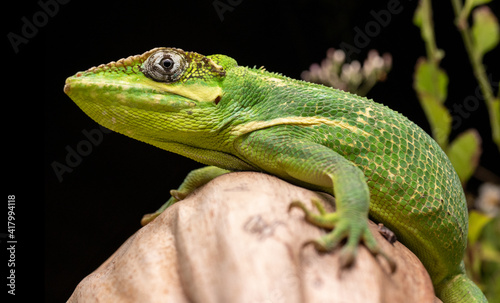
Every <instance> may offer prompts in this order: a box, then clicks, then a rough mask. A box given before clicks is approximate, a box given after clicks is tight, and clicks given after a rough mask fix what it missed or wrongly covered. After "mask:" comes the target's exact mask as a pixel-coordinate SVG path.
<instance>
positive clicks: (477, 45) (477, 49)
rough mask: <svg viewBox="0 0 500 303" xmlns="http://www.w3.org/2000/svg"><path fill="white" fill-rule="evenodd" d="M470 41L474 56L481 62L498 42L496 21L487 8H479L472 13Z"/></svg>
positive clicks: (499, 37) (498, 29) (498, 30)
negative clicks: (471, 41)
mask: <svg viewBox="0 0 500 303" xmlns="http://www.w3.org/2000/svg"><path fill="white" fill-rule="evenodd" d="M472 19H473V24H472V29H471V33H472V40H473V45H474V55H475V56H476V59H478V60H481V59H482V57H483V56H484V54H486V53H487V52H489V51H490V50H492V49H494V48H495V47H496V46H497V44H498V42H499V41H500V28H499V25H498V20H497V18H496V17H495V15H494V14H493V13H492V12H491V10H490V8H489V7H487V6H481V7H479V8H477V9H475V10H474V11H473V12H472Z"/></svg>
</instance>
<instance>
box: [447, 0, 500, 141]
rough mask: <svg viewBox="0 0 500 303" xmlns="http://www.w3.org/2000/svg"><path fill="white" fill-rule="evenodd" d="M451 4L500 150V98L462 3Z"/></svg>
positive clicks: (456, 0)
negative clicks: (475, 45)
mask: <svg viewBox="0 0 500 303" xmlns="http://www.w3.org/2000/svg"><path fill="white" fill-rule="evenodd" d="M451 4H452V6H453V10H454V12H455V17H456V20H455V25H456V26H457V28H458V31H459V32H460V34H461V36H462V40H463V41H464V45H465V49H466V50H467V54H468V56H469V61H470V63H471V65H472V70H473V72H474V76H475V77H476V79H477V82H478V83H479V87H480V89H481V93H482V94H483V96H484V100H485V102H486V107H487V108H488V113H489V116H490V123H491V129H492V136H493V141H494V142H495V143H496V145H497V147H498V149H499V150H500V100H499V98H498V97H497V98H495V96H494V95H493V88H492V87H491V85H490V83H489V81H488V77H487V75H486V70H485V68H484V65H483V63H482V62H481V58H480V57H479V56H477V55H476V51H475V49H474V43H473V40H472V34H471V32H470V29H469V25H468V23H467V19H465V18H466V17H467V16H464V14H462V10H463V5H462V2H461V1H460V0H451Z"/></svg>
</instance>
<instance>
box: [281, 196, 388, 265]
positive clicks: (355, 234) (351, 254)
mask: <svg viewBox="0 0 500 303" xmlns="http://www.w3.org/2000/svg"><path fill="white" fill-rule="evenodd" d="M312 202H313V204H314V206H315V207H316V208H317V209H318V211H319V214H314V213H312V212H311V211H310V210H308V209H307V208H306V207H305V205H304V204H303V203H301V202H299V201H293V202H292V203H291V204H290V207H289V209H292V208H294V207H298V208H300V209H302V210H303V211H304V214H305V219H306V221H308V222H309V223H311V224H313V225H315V226H318V227H323V228H328V229H333V230H332V231H331V232H329V233H328V234H326V235H324V236H322V237H320V238H319V239H315V240H310V241H307V242H306V243H305V244H304V246H305V245H310V244H312V245H313V246H314V248H315V249H316V250H317V251H320V252H330V251H332V250H333V249H335V248H336V247H338V246H339V245H340V243H341V242H342V241H343V240H346V243H345V244H344V247H342V249H341V251H340V265H341V267H343V268H345V267H349V266H351V265H352V264H353V263H354V260H355V259H356V255H357V251H358V249H357V248H358V246H359V244H360V243H364V245H365V246H366V248H367V249H368V250H369V251H370V252H371V254H372V255H374V256H376V255H380V256H382V257H384V258H385V259H386V260H387V261H388V263H389V266H390V268H391V272H394V271H395V269H396V263H395V262H394V261H393V260H392V259H391V258H390V257H389V256H388V255H386V254H385V253H384V252H383V251H382V250H380V248H379V245H378V243H377V242H376V240H375V237H374V236H373V234H372V233H371V231H370V229H369V228H368V221H367V218H364V217H362V215H359V216H357V215H354V216H352V215H351V216H347V215H345V214H344V215H342V214H339V213H338V212H335V213H327V212H326V211H325V209H324V208H323V205H321V203H320V202H319V201H315V200H313V201H312Z"/></svg>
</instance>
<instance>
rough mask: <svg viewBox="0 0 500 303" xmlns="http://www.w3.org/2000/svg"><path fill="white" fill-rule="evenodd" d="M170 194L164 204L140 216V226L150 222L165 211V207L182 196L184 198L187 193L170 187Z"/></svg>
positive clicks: (181, 198)
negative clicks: (152, 211) (154, 210)
mask: <svg viewBox="0 0 500 303" xmlns="http://www.w3.org/2000/svg"><path fill="white" fill-rule="evenodd" d="M170 195H171V197H170V199H168V201H167V202H165V204H163V205H162V206H161V207H160V208H159V209H158V210H157V211H156V212H154V213H151V214H145V215H144V216H142V219H141V225H142V226H145V225H147V224H149V223H151V222H152V221H153V220H154V219H156V217H158V216H159V215H160V214H161V213H162V212H163V211H165V209H167V208H168V207H169V206H171V205H172V204H174V203H176V202H179V201H180V200H183V199H184V198H186V196H187V195H188V193H186V192H183V191H179V190H175V189H172V190H171V191H170Z"/></svg>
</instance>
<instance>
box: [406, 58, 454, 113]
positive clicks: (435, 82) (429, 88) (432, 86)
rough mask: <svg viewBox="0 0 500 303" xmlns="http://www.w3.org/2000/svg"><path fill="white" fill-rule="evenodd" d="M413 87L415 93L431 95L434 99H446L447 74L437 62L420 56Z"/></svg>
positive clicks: (438, 100) (442, 100) (441, 100)
mask: <svg viewBox="0 0 500 303" xmlns="http://www.w3.org/2000/svg"><path fill="white" fill-rule="evenodd" d="M415 69H416V70H415V79H414V80H415V82H414V88H415V90H416V91H417V93H420V94H425V95H429V96H431V97H432V98H433V99H435V101H437V102H439V103H443V102H444V101H445V100H446V96H447V88H448V76H447V75H446V72H445V71H444V70H443V69H441V68H440V67H439V66H438V65H437V64H435V63H433V62H431V61H427V60H426V59H424V58H420V59H419V60H418V62H417V66H416V68H415Z"/></svg>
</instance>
